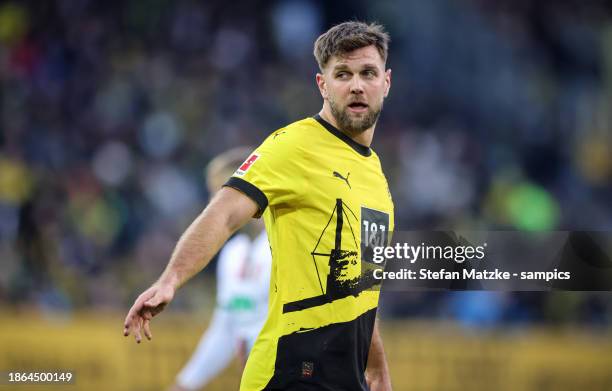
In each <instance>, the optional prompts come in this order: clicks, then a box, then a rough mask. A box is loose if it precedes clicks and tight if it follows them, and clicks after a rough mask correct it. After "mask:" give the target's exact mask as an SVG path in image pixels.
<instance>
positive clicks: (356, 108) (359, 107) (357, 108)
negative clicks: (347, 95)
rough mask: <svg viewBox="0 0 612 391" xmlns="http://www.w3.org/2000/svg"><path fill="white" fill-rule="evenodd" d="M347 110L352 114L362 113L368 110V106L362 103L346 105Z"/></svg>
mask: <svg viewBox="0 0 612 391" xmlns="http://www.w3.org/2000/svg"><path fill="white" fill-rule="evenodd" d="M348 109H349V111H351V112H353V113H363V112H366V111H367V110H368V104H367V103H364V102H353V103H350V104H349V105H348Z"/></svg>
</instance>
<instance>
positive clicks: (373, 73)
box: [361, 69, 376, 79]
mask: <svg viewBox="0 0 612 391" xmlns="http://www.w3.org/2000/svg"><path fill="white" fill-rule="evenodd" d="M361 74H362V75H364V76H365V77H367V78H370V79H371V78H374V77H376V71H374V70H372V69H366V70H365V71H363V72H361Z"/></svg>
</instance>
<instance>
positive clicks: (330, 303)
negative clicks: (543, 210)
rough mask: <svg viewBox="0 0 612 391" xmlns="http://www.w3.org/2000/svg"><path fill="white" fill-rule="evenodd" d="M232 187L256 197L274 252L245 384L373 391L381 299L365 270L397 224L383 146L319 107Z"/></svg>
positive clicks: (250, 388)
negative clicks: (368, 378)
mask: <svg viewBox="0 0 612 391" xmlns="http://www.w3.org/2000/svg"><path fill="white" fill-rule="evenodd" d="M225 186H230V187H232V188H235V189H237V190H239V191H241V192H243V193H245V194H246V195H247V196H249V197H250V198H252V199H253V200H254V201H255V202H256V203H257V204H258V205H259V212H258V216H262V215H263V218H264V222H265V225H266V230H267V232H268V238H269V241H270V247H271V251H272V273H271V280H270V303H269V310H268V318H267V320H266V323H265V325H264V327H263V329H262V330H261V332H260V334H259V336H258V338H257V340H256V342H255V344H254V346H253V349H252V350H251V353H250V355H249V358H248V361H247V364H246V368H245V370H244V373H243V376H242V381H241V386H240V390H241V391H255V390H257V391H259V390H310V389H312V390H333V391H339V390H350V391H354V390H366V389H367V387H366V383H365V375H364V371H365V368H366V364H367V355H368V351H369V348H370V341H371V337H372V331H373V326H374V319H375V316H376V309H377V306H378V297H379V290H378V289H376V288H377V285H376V282H375V281H374V280H373V278H372V275H371V274H372V273H371V272H370V273H368V271H371V269H372V267H375V265H374V264H373V262H372V253H373V250H372V249H373V247H374V246H384V245H387V244H388V242H389V235H390V232H391V231H392V230H393V202H392V199H391V195H390V192H389V188H388V185H387V180H386V178H385V176H384V174H383V172H382V169H381V164H380V160H379V159H378V156H377V155H376V153H375V152H374V151H373V150H372V149H370V148H368V147H365V146H363V145H360V144H358V143H356V142H355V141H353V140H352V139H351V138H350V137H348V136H346V135H345V134H344V133H342V132H340V131H339V130H338V129H336V128H334V127H333V126H332V125H331V124H329V123H327V122H326V121H324V120H323V119H322V118H321V117H320V116H318V115H317V116H315V117H313V118H306V119H303V120H301V121H298V122H295V123H292V124H290V125H288V126H286V127H284V128H282V129H279V130H277V131H275V132H274V133H272V134H271V135H270V136H269V137H268V138H267V139H266V140H265V141H264V142H263V144H261V145H260V146H259V147H258V148H257V149H256V150H255V151H254V152H253V153H252V154H251V155H250V156H249V157H248V158H247V160H246V161H245V162H244V163H243V164H242V165H241V166H240V167H239V168H238V169H237V170H236V172H235V173H234V175H233V176H232V177H231V178H230V179H229V180H228V182H227V183H226V184H225ZM258 216H257V217H258Z"/></svg>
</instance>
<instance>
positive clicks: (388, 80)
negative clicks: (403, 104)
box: [385, 69, 391, 98]
mask: <svg viewBox="0 0 612 391" xmlns="http://www.w3.org/2000/svg"><path fill="white" fill-rule="evenodd" d="M390 88H391V69H387V70H386V71H385V98H386V97H387V95H389V89H390Z"/></svg>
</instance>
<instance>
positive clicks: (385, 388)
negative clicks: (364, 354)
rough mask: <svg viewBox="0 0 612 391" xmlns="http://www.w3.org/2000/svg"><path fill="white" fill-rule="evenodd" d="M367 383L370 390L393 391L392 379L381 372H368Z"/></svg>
mask: <svg viewBox="0 0 612 391" xmlns="http://www.w3.org/2000/svg"><path fill="white" fill-rule="evenodd" d="M366 383H367V384H368V387H369V388H370V391H392V387H391V379H390V378H389V376H388V375H387V376H385V375H384V374H382V373H381V372H373V371H371V372H366Z"/></svg>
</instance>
